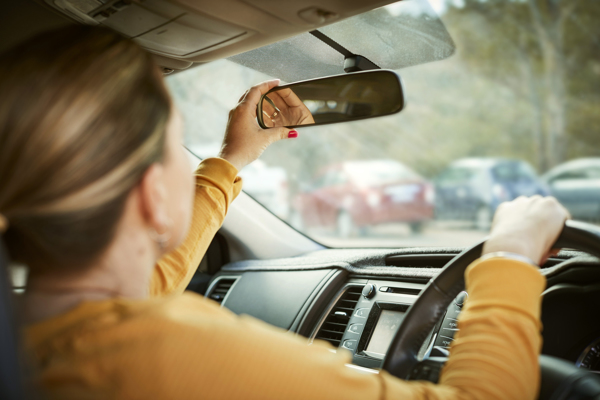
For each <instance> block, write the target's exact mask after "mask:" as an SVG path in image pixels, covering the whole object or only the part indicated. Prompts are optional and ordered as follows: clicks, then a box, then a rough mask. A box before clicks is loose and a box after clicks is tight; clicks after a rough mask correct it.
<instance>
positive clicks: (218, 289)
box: [206, 278, 238, 304]
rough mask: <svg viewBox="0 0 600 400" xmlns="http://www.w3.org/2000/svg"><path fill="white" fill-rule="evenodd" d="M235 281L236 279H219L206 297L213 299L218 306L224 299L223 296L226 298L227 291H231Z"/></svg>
mask: <svg viewBox="0 0 600 400" xmlns="http://www.w3.org/2000/svg"><path fill="white" fill-rule="evenodd" d="M237 279H238V278H221V279H219V280H218V281H217V283H216V284H215V285H214V286H213V288H212V289H211V290H210V293H209V294H208V295H207V296H206V297H208V298H210V299H213V300H214V301H216V302H217V303H219V304H221V303H223V300H224V299H225V296H227V293H228V292H229V289H231V287H232V286H233V284H234V283H235V281H237Z"/></svg>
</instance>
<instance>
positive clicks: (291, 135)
mask: <svg viewBox="0 0 600 400" xmlns="http://www.w3.org/2000/svg"><path fill="white" fill-rule="evenodd" d="M297 137H298V131H289V132H288V139H293V138H297Z"/></svg>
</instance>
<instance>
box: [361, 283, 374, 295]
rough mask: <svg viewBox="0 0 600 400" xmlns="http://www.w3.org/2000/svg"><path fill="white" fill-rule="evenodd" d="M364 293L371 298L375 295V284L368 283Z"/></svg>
mask: <svg viewBox="0 0 600 400" xmlns="http://www.w3.org/2000/svg"><path fill="white" fill-rule="evenodd" d="M362 295H363V296H365V297H366V298H367V299H370V298H371V297H373V296H375V285H373V284H372V283H367V284H366V285H365V287H364V288H363V290H362Z"/></svg>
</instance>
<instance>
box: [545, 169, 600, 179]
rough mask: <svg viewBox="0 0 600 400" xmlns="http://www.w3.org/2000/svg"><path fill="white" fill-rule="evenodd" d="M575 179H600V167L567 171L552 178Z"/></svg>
mask: <svg viewBox="0 0 600 400" xmlns="http://www.w3.org/2000/svg"><path fill="white" fill-rule="evenodd" d="M574 179H600V168H598V167H594V168H579V169H572V170H570V171H565V172H563V173H562V174H560V175H558V176H556V177H555V178H554V179H552V182H556V181H567V180H574Z"/></svg>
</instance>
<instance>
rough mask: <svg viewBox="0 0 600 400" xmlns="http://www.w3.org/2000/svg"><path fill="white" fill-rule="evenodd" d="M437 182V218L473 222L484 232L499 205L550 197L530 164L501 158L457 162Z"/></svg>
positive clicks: (464, 159) (443, 172)
mask: <svg viewBox="0 0 600 400" xmlns="http://www.w3.org/2000/svg"><path fill="white" fill-rule="evenodd" d="M434 182H435V199H436V202H435V215H436V218H439V219H461V220H463V219H466V220H470V221H473V223H474V224H475V226H476V227H477V228H478V229H481V230H487V229H489V227H490V224H491V222H492V217H493V215H494V213H495V211H496V208H497V207H498V206H499V205H500V203H502V202H505V201H510V200H513V199H515V198H517V197H519V196H533V195H536V194H540V195H547V194H548V189H547V187H546V186H545V185H544V184H543V183H542V181H541V180H540V179H539V178H538V176H537V174H536V173H535V171H534V170H533V168H532V167H531V166H530V165H529V164H528V163H526V162H524V161H520V160H510V159H502V158H463V159H460V160H457V161H455V162H453V163H452V164H450V166H448V168H446V169H445V170H444V171H442V173H440V175H438V177H437V178H436V179H435V180H434Z"/></svg>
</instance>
